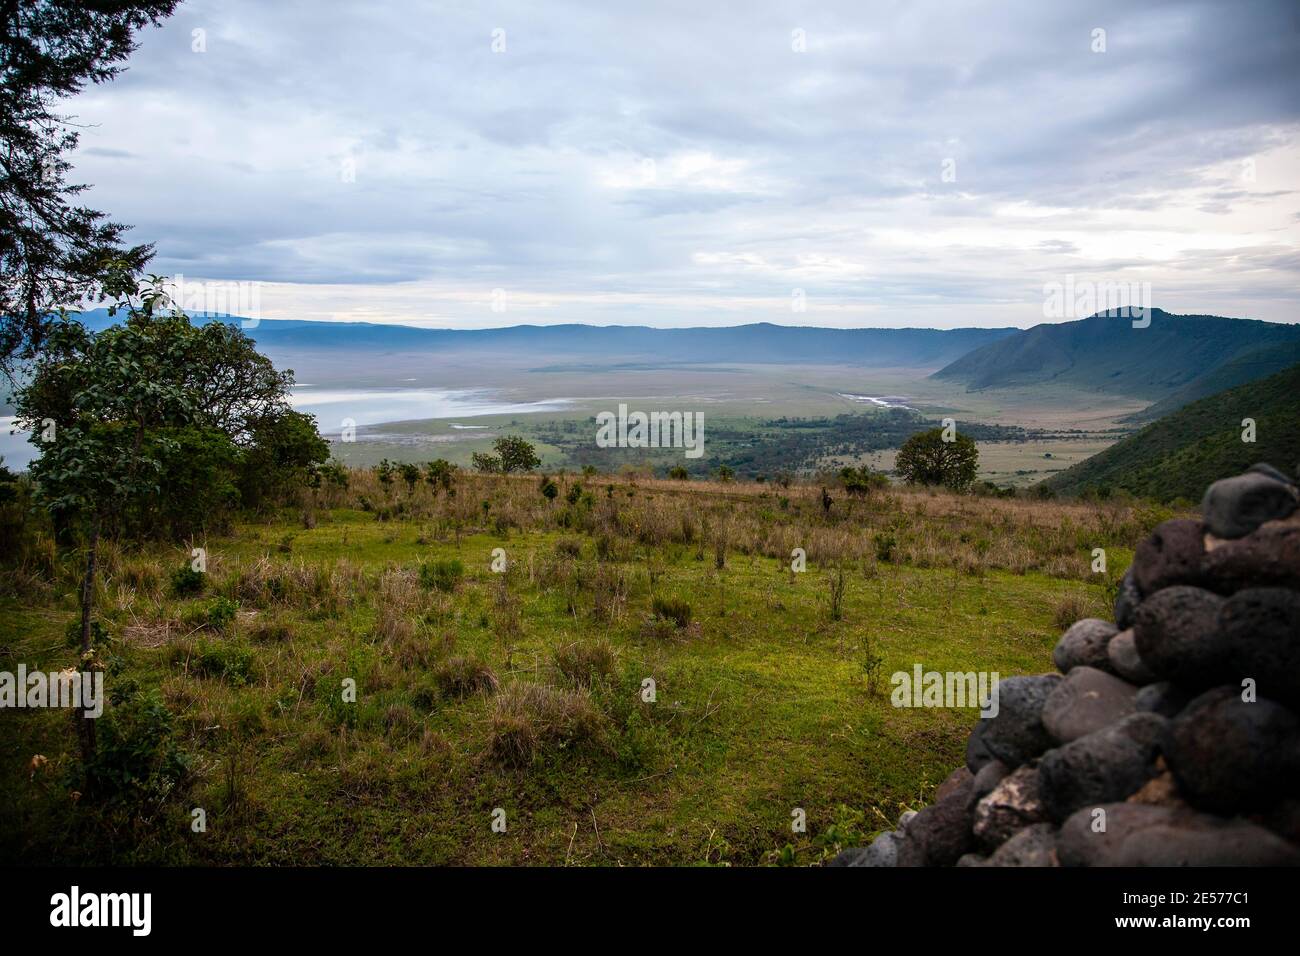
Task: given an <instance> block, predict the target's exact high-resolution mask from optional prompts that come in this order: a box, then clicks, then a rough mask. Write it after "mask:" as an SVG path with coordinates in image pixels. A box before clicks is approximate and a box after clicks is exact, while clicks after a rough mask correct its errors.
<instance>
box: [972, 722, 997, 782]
mask: <svg viewBox="0 0 1300 956" xmlns="http://www.w3.org/2000/svg"><path fill="white" fill-rule="evenodd" d="M988 729H989V722H988V721H987V720H980V721H979V722H978V723H977V724H975V729H974V730H972V731H971V732H970V736H969V737H967V738H966V769H967V770H969V771H970V772H971V773H979V772H980V770H981V769H983V767H984V765H985V764H987V763H988V762H989V761H990V760H996V759H997V758H996V757H994V756H993V754H992V752H990V751H989V748H988V746H987V745H986V744H985V743H984V734H985V733H986V732H987V731H988Z"/></svg>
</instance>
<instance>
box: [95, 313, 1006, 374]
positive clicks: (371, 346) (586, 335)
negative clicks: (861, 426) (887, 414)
mask: <svg viewBox="0 0 1300 956" xmlns="http://www.w3.org/2000/svg"><path fill="white" fill-rule="evenodd" d="M80 319H81V321H82V322H84V323H85V324H86V325H87V326H89V327H90V328H93V329H100V328H105V327H107V326H108V325H111V324H113V323H114V322H116V321H118V320H117V319H112V318H109V317H108V316H107V313H106V311H105V310H102V309H97V310H92V311H88V312H85V313H83V314H82V315H81V316H80ZM194 321H196V322H208V321H230V322H232V323H240V322H241V321H242V320H240V319H239V317H238V316H196V317H194ZM244 331H245V332H246V333H247V334H248V335H249V336H250V337H251V338H252V339H254V340H255V341H256V342H257V343H258V346H259V348H266V349H269V350H273V351H274V350H285V351H289V350H293V351H302V352H334V351H338V350H352V351H366V352H371V353H375V352H379V353H382V352H384V351H396V350H401V351H403V352H411V351H418V352H429V353H433V354H459V355H466V354H474V353H478V352H481V353H484V354H492V353H504V354H518V355H522V356H529V357H534V356H541V355H552V356H564V357H566V358H567V357H572V356H603V357H611V356H618V357H620V358H626V357H629V356H638V357H646V358H653V359H655V360H657V361H663V360H665V359H670V360H671V361H672V362H674V363H675V364H698V363H718V362H728V363H732V364H735V363H753V364H784V363H801V364H837V365H843V364H847V365H860V366H863V367H887V366H900V367H902V366H906V367H913V368H928V367H937V366H941V365H944V364H947V363H948V362H951V361H952V360H953V359H955V358H957V357H959V356H961V355H964V354H966V353H967V352H969V351H970V350H971V349H973V348H978V347H980V346H983V345H986V344H989V343H990V342H993V341H996V340H997V339H998V338H1001V337H1004V336H1008V335H1012V334H1014V333H1015V332H1016V331H1018V330H1016V329H1014V328H1011V327H1006V328H1000V329H986V328H966V329H921V328H916V329H913V328H903V329H880V328H867V329H835V328H823V327H810V326H792V325H777V324H775V323H770V322H756V323H748V324H744V325H733V326H716V327H714V326H692V327H687V328H680V329H660V328H654V327H652V326H643V325H604V326H596V325H586V324H583V323H565V324H560V325H513V326H505V327H502V328H496V329H425V328H420V327H417V326H410V325H395V324H394V325H389V324H381V323H367V322H317V321H312V320H306V319H263V320H261V321H259V322H257V323H256V324H255V325H251V326H249V327H244Z"/></svg>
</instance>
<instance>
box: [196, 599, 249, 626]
mask: <svg viewBox="0 0 1300 956" xmlns="http://www.w3.org/2000/svg"><path fill="white" fill-rule="evenodd" d="M238 610H239V605H238V604H236V603H235V602H234V601H232V600H230V599H229V598H224V597H219V598H213V600H212V601H211V602H210V603H209V604H205V605H200V606H199V607H195V608H191V609H190V610H189V612H188V613H186V615H185V617H184V621H185V623H186V624H188V625H189V626H190V627H202V628H206V629H207V630H210V631H224V630H225V629H226V628H227V627H229V626H230V624H231V622H233V621H234V620H235V613H236V612H237V611H238Z"/></svg>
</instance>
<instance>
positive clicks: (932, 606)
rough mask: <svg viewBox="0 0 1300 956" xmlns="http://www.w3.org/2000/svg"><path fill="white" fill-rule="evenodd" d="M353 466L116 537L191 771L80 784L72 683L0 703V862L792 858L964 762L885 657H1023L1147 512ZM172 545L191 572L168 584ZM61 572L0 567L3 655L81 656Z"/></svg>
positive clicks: (117, 673)
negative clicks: (260, 510)
mask: <svg viewBox="0 0 1300 956" xmlns="http://www.w3.org/2000/svg"><path fill="white" fill-rule="evenodd" d="M574 483H575V479H573V478H568V479H562V484H563V487H564V488H565V489H566V491H567V490H568V489H571V488H572V486H573V484H574ZM352 484H353V487H352V488H351V489H350V490H349V491H348V492H347V493H345V494H343V495H335V496H334V499H333V500H330V499H329V498H328V497H327V496H324V495H322V494H321V493H319V492H318V493H317V496H318V497H317V498H316V499H315V500H312V501H307V502H305V504H304V511H305V515H303V514H299V513H292V514H285V515H283V516H281V517H280V518H277V519H274V520H269V521H267V522H264V523H250V524H241V525H239V526H238V527H235V528H233V529H231V531H230V533H228V534H226V535H224V536H221V537H213V538H211V539H209V540H207V541H206V542H184V543H181V544H177V545H171V546H162V545H160V546H151V547H147V548H145V549H143V550H141V551H136V552H129V553H128V552H122V551H117V550H113V549H110V551H109V553H108V554H106V555H105V567H104V575H103V578H102V583H101V586H100V588H99V598H98V600H99V604H100V608H101V614H102V620H103V623H104V625H105V628H106V630H107V633H108V635H109V637H108V640H107V642H106V643H103V642H101V643H102V644H103V646H101V648H100V649H99V654H100V656H101V659H103V660H105V661H106V662H107V663H108V666H109V676H108V681H107V682H108V688H109V692H110V694H114V693H116V694H117V695H118V696H119V697H121V698H122V700H124V701H125V700H129V699H130V698H131V696H132V695H135V696H136V698H137V699H143V697H145V696H147V694H148V692H149V691H151V690H156V691H157V693H158V694H159V695H160V698H161V700H162V701H163V703H164V704H165V707H166V714H169V715H170V723H171V735H170V737H169V738H168V739H169V740H170V741H171V742H172V744H173V745H174V746H175V748H176V749H177V750H178V751H179V752H181V753H183V754H184V755H186V759H187V760H188V763H189V771H188V773H187V774H185V775H184V777H183V779H181V780H180V781H179V782H178V783H177V784H176V786H175V787H172V788H162V789H161V791H160V790H159V789H158V788H156V787H152V786H151V787H147V788H141V787H139V786H136V787H135V789H134V790H133V789H132V788H131V787H130V786H128V787H126V789H125V791H124V793H125V795H124V796H121V797H119V798H118V799H117V800H115V801H105V800H98V801H91V800H89V799H87V800H84V801H83V800H78V799H77V798H76V796H75V794H73V793H71V792H70V786H71V784H69V783H68V780H69V779H72V778H71V777H70V776H69V774H71V773H73V772H74V771H75V769H76V767H77V764H78V756H77V750H76V743H75V738H74V735H73V732H72V727H71V726H70V720H71V718H70V717H69V715H68V713H67V712H65V711H49V710H46V711H35V710H8V711H5V712H3V713H0V728H2V732H0V786H3V788H4V790H5V792H6V794H7V795H9V796H8V797H7V799H6V800H5V801H4V807H3V810H2V811H0V813H2V814H3V816H2V818H0V847H2V848H3V852H4V856H5V858H6V859H9V860H15V861H21V862H27V863H38V862H39V863H49V862H64V863H79V862H113V863H139V862H146V861H149V862H153V861H161V862H168V863H207V864H212V863H268V864H293V863H301V864H307V863H337V864H551V865H619V864H622V865H641V864H673V865H689V864H706V863H707V864H718V863H727V864H742V865H744V864H762V863H772V862H785V863H799V864H809V863H816V862H819V861H822V860H824V859H826V858H828V856H829V855H833V853H834V852H836V850H837V848H838V847H840V846H843V845H853V844H858V843H861V842H862V841H863V840H864V839H866V838H867V837H868V836H870V835H871V834H873V833H875V832H877V831H879V830H881V829H884V828H887V827H890V826H892V824H893V822H894V821H895V819H896V818H897V816H898V814H899V813H900V812H901V811H902V810H903V809H905V808H908V807H918V806H920V805H921V804H922V803H923V802H925V800H926V799H927V797H928V795H929V794H930V793H931V791H932V788H933V787H934V786H935V785H936V784H938V783H939V782H940V781H941V780H942V779H943V777H944V776H945V775H946V774H947V773H948V772H949V771H950V770H951V769H952V768H953V767H955V766H957V765H958V764H960V763H961V761H962V757H963V752H964V743H965V738H966V735H967V733H968V732H969V730H970V728H971V726H972V725H973V724H974V721H975V720H976V712H975V711H974V710H943V709H930V710H921V709H917V710H908V709H898V708H894V707H893V706H891V704H890V700H889V690H890V685H889V675H890V674H891V673H892V672H894V671H897V670H904V671H910V670H911V668H912V666H913V665H914V664H916V663H920V664H922V665H923V667H924V668H925V669H927V670H939V671H949V670H956V671H972V670H973V671H997V672H999V673H1000V674H1001V675H1002V676H1003V677H1006V676H1010V675H1012V674H1019V673H1030V672H1041V671H1044V670H1047V669H1049V668H1050V651H1051V648H1052V646H1053V645H1054V643H1055V641H1056V639H1057V636H1058V634H1059V630H1060V627H1061V622H1062V620H1073V619H1074V617H1077V616H1082V615H1084V614H1087V613H1104V610H1105V606H1106V601H1107V583H1106V582H1107V581H1111V582H1113V580H1114V578H1115V577H1116V576H1117V575H1118V573H1120V572H1122V571H1123V567H1124V565H1125V564H1126V563H1127V561H1128V559H1129V555H1130V553H1131V552H1130V551H1129V550H1128V549H1129V548H1131V547H1132V545H1133V544H1134V543H1135V541H1136V540H1137V538H1138V536H1139V535H1140V534H1141V533H1143V531H1144V529H1145V528H1146V527H1149V526H1150V524H1151V523H1153V522H1154V521H1156V520H1159V518H1161V517H1163V516H1164V515H1162V514H1154V513H1147V512H1144V511H1143V510H1142V509H1140V508H1133V507H1131V506H1121V505H1110V506H1106V507H1102V506H1099V505H1097V506H1093V505H1082V504H1077V505H1064V504H1055V503H1051V502H1027V501H1023V500H1012V501H1004V500H995V499H971V498H969V497H965V498H962V497H956V496H948V495H943V494H926V493H919V492H918V493H912V492H903V491H894V492H888V493H884V494H881V495H880V496H879V497H878V498H877V499H875V500H872V501H855V502H849V501H847V500H843V499H840V500H837V501H836V502H835V504H834V505H833V506H832V508H831V511H830V513H829V514H823V513H822V512H821V508H820V505H819V504H818V500H817V494H818V492H817V489H813V488H806V487H800V486H793V487H791V488H789V489H780V488H769V487H764V486H762V485H737V486H719V485H716V484H710V485H703V484H694V483H674V482H645V481H642V482H639V483H636V482H629V481H625V480H613V479H605V478H598V479H592V480H591V482H590V483H589V486H588V487H587V488H584V489H580V492H579V493H575V494H574V495H573V497H574V501H573V502H572V503H570V502H568V501H566V497H567V496H566V495H562V496H561V497H560V498H559V499H557V500H556V501H554V502H548V501H546V500H545V499H543V498H542V497H541V496H540V495H539V494H538V493H537V480H536V479H535V478H523V479H508V478H484V477H477V476H462V478H461V481H460V484H459V486H458V488H459V494H458V495H457V496H456V497H455V498H453V499H450V500H448V499H447V498H445V497H440V498H433V497H432V496H431V495H430V494H429V493H428V491H427V489H424V488H417V489H416V490H415V492H414V493H413V494H408V493H407V492H406V490H405V489H404V488H399V489H397V490H396V491H395V492H392V493H391V499H392V500H391V501H388V500H387V499H386V498H385V496H384V495H383V492H382V490H380V489H379V488H378V487H377V486H376V485H375V483H374V480H373V476H372V475H371V474H370V473H360V472H354V473H353V483H352ZM837 497H838V496H837ZM385 502H386V503H385ZM485 502H486V507H484V503H485ZM358 505H360V506H361V507H358ZM366 507H368V508H369V509H370V510H368V511H367V510H363V509H364V508H366ZM304 518H305V520H304ZM379 519H385V520H379ZM307 525H312V527H307ZM193 544H197V545H202V546H205V547H206V548H207V561H208V566H207V573H206V575H205V576H204V579H203V583H204V591H203V593H202V594H199V595H195V596H188V597H178V596H176V595H175V594H174V593H173V592H172V588H171V585H170V577H171V575H172V573H173V571H174V570H175V569H178V568H181V567H182V566H183V565H185V564H186V563H187V562H188V561H189V555H190V546H191V545H193ZM795 546H802V547H804V548H805V549H806V551H807V554H808V565H807V571H806V572H805V573H794V572H792V571H791V570H790V568H789V564H790V561H789V557H788V554H789V552H790V551H791V550H792V547H795ZM1093 546H1106V547H1108V548H1109V549H1111V550H1110V561H1111V563H1112V564H1111V568H1110V574H1109V575H1108V576H1106V580H1102V579H1101V578H1099V577H1098V576H1096V575H1091V574H1090V573H1089V569H1088V561H1089V550H1090V548H1091V547H1093ZM496 548H502V549H504V551H505V555H506V558H507V562H508V570H507V571H506V572H505V573H502V574H499V573H494V572H493V571H492V570H491V569H490V563H491V561H492V559H493V550H494V549H496ZM719 555H721V556H722V557H721V561H722V564H723V567H721V568H719V567H718V566H717V565H718V563H719V560H720V558H719ZM453 561H459V562H460V566H461V567H462V568H463V573H462V574H459V575H457V573H456V567H455V565H454V564H452V563H451V562H453ZM438 562H444V563H443V564H442V565H441V572H439V571H438V570H437V566H438ZM422 567H424V568H426V569H427V570H425V571H424V572H423V574H422V572H421V568H422ZM841 573H842V574H843V580H844V586H843V597H842V600H841V605H840V609H839V611H838V614H837V612H836V611H835V609H834V607H833V601H832V590H833V589H832V581H833V580H834V579H836V578H837V577H838V576H839V575H840V574H841ZM75 575H76V569H75V566H74V563H73V562H71V561H69V562H68V563H66V564H60V563H59V562H56V561H53V559H51V566H50V569H49V571H48V573H47V574H45V575H44V576H42V575H39V574H34V573H30V574H28V575H27V576H25V577H21V578H19V577H17V576H10V577H9V578H7V579H6V588H5V591H6V594H5V596H4V598H3V603H2V604H0V613H2V614H3V624H2V625H0V669H7V670H14V669H15V667H16V666H17V663H18V662H20V661H21V662H24V663H26V664H27V667H28V668H29V670H30V669H35V668H42V669H49V670H56V669H60V668H63V667H68V666H71V665H72V664H73V663H74V662H75V660H76V652H75V650H74V648H73V647H72V645H71V644H70V643H69V642H68V640H67V639H66V637H65V631H66V628H67V626H68V623H69V621H71V620H73V619H74V618H75V616H76V598H75V580H76V577H75ZM656 599H658V600H659V601H660V606H661V610H662V607H663V606H664V603H663V602H665V601H668V602H671V600H673V599H676V600H677V601H681V602H686V603H687V604H689V607H690V614H691V616H690V621H689V623H688V624H686V625H685V626H681V627H679V626H677V624H675V623H674V622H672V621H671V619H669V618H668V617H666V616H665V615H664V614H663V613H658V614H656V613H655V611H654V610H653V608H654V605H655V602H656ZM227 602H229V603H227ZM236 605H237V608H238V609H237V611H235V613H234V616H233V619H231V620H228V621H223V620H221V618H222V609H223V608H224V609H226V610H227V611H230V610H234V609H235V606H236ZM214 609H215V610H214ZM1063 615H1064V617H1063ZM872 658H879V659H880V660H879V662H878V664H876V665H875V667H874V669H873V667H872V665H871V663H870V661H871V659H872ZM872 673H874V675H875V677H874V681H873V678H872V677H871V674H872ZM348 679H352V680H355V682H356V689H357V691H356V700H355V702H354V703H352V702H345V701H344V699H343V689H342V688H343V683H344V681H345V680H348ZM646 679H652V680H653V681H654V686H655V699H654V700H653V702H650V701H647V700H645V699H643V688H644V687H645V684H644V683H643V682H644V681H646ZM873 685H874V686H873ZM538 688H540V689H538ZM117 710H121V711H122V712H123V713H126V712H127V711H128V710H129V707H128V705H127V704H125V703H120V702H119V703H118V704H115V705H112V706H110V707H109V709H108V714H107V715H106V717H105V718H102V719H101V721H100V722H99V723H100V725H101V727H107V726H108V725H107V724H106V723H105V722H111V721H113V720H114V719H115V717H114V714H115V711H117ZM107 732H108V731H107V730H101V731H100V737H101V746H102V741H103V739H104V738H105V733H107ZM38 754H39V755H41V756H43V757H44V758H46V761H47V762H45V763H44V764H42V765H40V766H36V767H34V766H33V757H34V756H36V755H38ZM38 763H39V762H38ZM195 808H202V809H203V811H204V812H205V814H206V824H207V826H206V832H194V829H193V828H192V826H191V824H192V820H193V814H192V811H193V810H194V809H195ZM498 808H499V809H500V810H503V811H504V820H505V832H495V831H494V829H493V819H494V817H493V813H494V810H497V809H498ZM797 809H802V810H803V811H804V812H805V813H806V817H807V828H806V832H794V831H793V830H792V814H793V813H794V812H795V811H796V810H797ZM498 819H499V817H498Z"/></svg>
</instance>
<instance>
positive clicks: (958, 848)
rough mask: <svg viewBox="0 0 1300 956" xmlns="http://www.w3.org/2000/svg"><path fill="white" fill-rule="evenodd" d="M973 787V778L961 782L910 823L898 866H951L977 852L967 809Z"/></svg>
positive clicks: (900, 846) (900, 843)
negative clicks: (974, 850)
mask: <svg viewBox="0 0 1300 956" xmlns="http://www.w3.org/2000/svg"><path fill="white" fill-rule="evenodd" d="M971 784H972V778H970V777H966V778H962V780H961V782H960V783H959V784H956V785H955V786H954V787H953V788H951V789H950V790H949V791H948V793H947V794H946V795H945V796H944V798H943V799H942V800H938V801H936V802H935V803H932V804H930V805H929V806H928V807H926V808H925V809H924V810H922V811H921V812H920V813H918V814H917V815H916V816H915V817H913V818H912V820H911V821H909V822H908V824H907V828H906V829H905V830H904V831H903V838H902V840H900V841H899V845H898V865H899V866H952V865H953V864H954V863H956V862H957V861H958V860H959V859H960V858H961V857H962V855H963V854H965V853H969V852H970V851H971V850H972V849H974V838H973V837H972V836H971V814H970V810H969V809H968V808H967V803H968V801H969V798H970V791H971Z"/></svg>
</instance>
